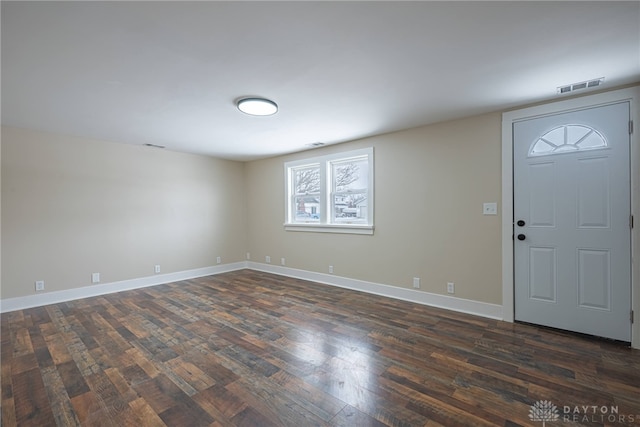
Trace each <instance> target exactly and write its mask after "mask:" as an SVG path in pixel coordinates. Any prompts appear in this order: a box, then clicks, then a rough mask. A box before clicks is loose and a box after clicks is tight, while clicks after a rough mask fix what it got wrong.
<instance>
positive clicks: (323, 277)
mask: <svg viewBox="0 0 640 427" xmlns="http://www.w3.org/2000/svg"><path fill="white" fill-rule="evenodd" d="M247 268H250V269H252V270H257V271H264V272H267V273H274V274H279V275H281V276H287V277H293V278H296V279H303V280H310V281H313V282H318V283H323V284H326V285H331V286H337V287H340V288H346V289H353V290H356V291H362V292H366V293H369V294H375V295H380V296H384V297H389V298H395V299H399V300H403V301H409V302H413V303H417V304H423V305H428V306H432V307H438V308H444V309H447V310H452V311H458V312H461V313H467V314H474V315H476V316H482V317H487V318H490V319H497V320H503V317H502V316H503V312H502V305H499V304H490V303H486V302H480V301H473V300H468V299H464V298H456V297H451V296H448V295H440V294H434V293H430V292H423V291H416V290H413V289H405V288H399V287H397V286H390V285H383V284H380V283H373V282H366V281H363V280H356V279H349V278H347V277H340V276H335V275H333V274H325V273H316V272H313V271H306V270H297V269H295V268H289V267H282V266H279V265H271V264H262V263H258V262H252V261H247Z"/></svg>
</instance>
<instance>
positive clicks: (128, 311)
mask: <svg viewBox="0 0 640 427" xmlns="http://www.w3.org/2000/svg"><path fill="white" fill-rule="evenodd" d="M542 401H545V402H551V403H552V404H553V405H555V406H556V408H557V409H556V410H553V408H551V409H549V408H547V409H546V411H545V410H544V408H543V407H542V404H543V403H542ZM536 404H538V407H539V408H541V409H543V410H542V412H538V413H537V415H536V414H532V412H530V411H531V409H532V405H536ZM565 406H567V407H570V408H571V411H570V412H571V414H570V415H571V417H577V418H572V419H573V420H578V421H579V422H578V423H568V422H566V421H563V418H564V417H565V416H568V414H566V413H565V409H566V408H565ZM575 406H578V407H579V408H578V410H577V413H574V411H576V409H575ZM583 406H584V407H587V408H582V407H583ZM595 407H597V409H596V408H595ZM616 411H617V412H616ZM604 412H606V414H604ZM611 412H614V414H612V413H611ZM554 414H558V416H559V421H558V422H547V423H546V425H548V426H552V425H580V424H582V425H588V426H595V425H640V352H639V351H636V350H631V349H629V348H626V347H625V346H624V345H621V344H619V343H612V342H607V341H601V340H595V339H589V338H585V337H581V336H575V335H572V334H568V333H561V332H557V331H552V330H546V329H542V328H536V327H533V326H529V325H518V324H509V323H504V322H499V321H493V320H489V319H485V318H480V317H474V316H470V315H464V314H459V313H454V312H449V311H446V310H440V309H435V308H430V307H426V306H422V305H416V304H411V303H407V302H402V301H397V300H391V299H386V298H382V297H377V296H372V295H367V294H362V293H358V292H354V291H349V290H345V289H340V288H334V287H329V286H325V285H319V284H314V283H310V282H306V281H302V280H296V279H291V278H284V277H280V276H275V275H271V274H266V273H260V272H256V271H250V270H244V271H237V272H233V273H226V274H222V275H218V276H211V277H206V278H201V279H196V280H188V281H183V282H178V283H173V284H168V285H161V286H156V287H151V288H145V289H140V290H135V291H128V292H123V293H119V294H112V295H107V296H102V297H95V298H88V299H83V300H79V301H74V302H68V303H62V304H55V305H50V306H46V307H39V308H34V309H28V310H22V311H15V312H11V313H5V314H3V315H2V425H3V426H5V427H9V426H14V425H18V426H55V425H57V426H74V425H84V426H118V427H120V426H164V425H167V426H188V427H197V426H261V427H262V426H296V427H306V426H316V425H318V426H436V425H443V426H498V425H500V426H517V425H521V426H524V425H532V426H542V420H543V418H544V419H546V420H547V421H549V420H550V418H548V417H552V416H553V415H554ZM530 415H531V416H532V418H530ZM536 417H537V418H536ZM545 417H547V418H545Z"/></svg>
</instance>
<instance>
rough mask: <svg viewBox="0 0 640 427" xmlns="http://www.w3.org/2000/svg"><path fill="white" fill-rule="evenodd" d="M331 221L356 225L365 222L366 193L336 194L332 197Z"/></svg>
mask: <svg viewBox="0 0 640 427" xmlns="http://www.w3.org/2000/svg"><path fill="white" fill-rule="evenodd" d="M333 209H334V212H333V221H334V222H338V223H350V222H351V223H356V222H366V221H367V195H366V193H348V194H336V195H334V196H333Z"/></svg>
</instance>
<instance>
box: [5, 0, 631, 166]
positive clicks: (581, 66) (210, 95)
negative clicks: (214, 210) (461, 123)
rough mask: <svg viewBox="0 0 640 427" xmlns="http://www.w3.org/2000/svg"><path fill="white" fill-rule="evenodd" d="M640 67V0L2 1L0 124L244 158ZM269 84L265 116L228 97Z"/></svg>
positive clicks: (535, 96) (521, 100) (494, 106)
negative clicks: (274, 107)
mask: <svg viewBox="0 0 640 427" xmlns="http://www.w3.org/2000/svg"><path fill="white" fill-rule="evenodd" d="M598 77H605V86H604V87H614V86H617V85H622V84H627V83H633V82H637V81H639V80H640V2H638V1H630V2H629V1H627V2H612V1H605V2H589V1H587V2H576V1H570V2H482V1H481V2H477V1H476V2H394V1H389V2H364V1H360V2H268V1H262V2H179V1H176V2H57V1H50V2H7V1H2V123H3V124H5V125H10V126H17V127H26V128H32V129H39V130H45V131H51V132H58V133H64V134H70V135H78V136H85V137H91V138H98V139H103V140H109V141H114V142H124V143H131V144H144V143H152V144H157V145H164V146H166V147H167V149H170V150H175V151H183V152H192V153H199V154H206V155H212V156H217V157H222V158H228V159H236V160H250V159H256V158H261V157H268V156H273V155H278V154H283V153H289V152H294V151H300V150H304V149H308V148H309V144H311V143H315V142H323V143H326V144H332V143H338V142H344V141H349V140H353V139H358V138H362V137H365V136H370V135H376V134H381V133H386V132H390V131H395V130H400V129H405V128H410V127H415V126H420V125H423V124H429V123H434V122H438V121H443V120H449V119H454V118H459V117H465V116H470V115H474V114H478V113H482V112H488V111H496V110H502V109H506V108H510V107H514V106H519V105H523V104H526V103H530V102H537V101H542V100H549V99H554V98H558V97H559V95H557V93H556V88H557V87H558V86H562V85H566V84H570V83H574V82H580V81H585V80H590V79H594V78H598ZM243 96H261V97H268V98H270V99H272V100H273V101H275V102H276V103H277V104H278V105H279V106H280V111H279V112H278V113H277V114H276V115H274V116H269V117H251V116H248V115H245V114H243V113H241V112H239V111H238V110H237V109H236V107H235V100H237V99H238V98H240V97H243Z"/></svg>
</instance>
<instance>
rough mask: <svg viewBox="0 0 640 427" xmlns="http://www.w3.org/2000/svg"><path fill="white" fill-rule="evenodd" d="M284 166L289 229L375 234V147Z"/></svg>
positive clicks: (289, 163)
mask: <svg viewBox="0 0 640 427" xmlns="http://www.w3.org/2000/svg"><path fill="white" fill-rule="evenodd" d="M284 167H285V179H286V210H285V212H286V218H285V229H286V230H290V231H318V232H334V233H356V234H373V148H366V149H361V150H355V151H349V152H345V153H338V154H331V155H327V156H320V157H313V158H310V159H305V160H297V161H293V162H287V163H285V165H284Z"/></svg>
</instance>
